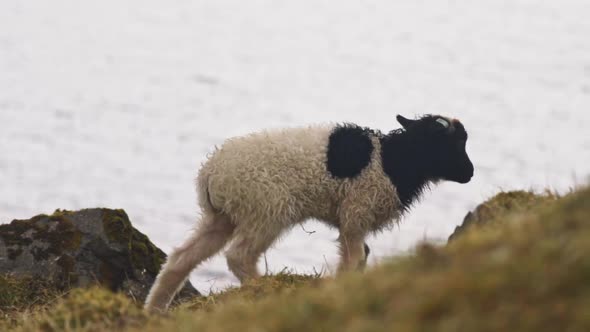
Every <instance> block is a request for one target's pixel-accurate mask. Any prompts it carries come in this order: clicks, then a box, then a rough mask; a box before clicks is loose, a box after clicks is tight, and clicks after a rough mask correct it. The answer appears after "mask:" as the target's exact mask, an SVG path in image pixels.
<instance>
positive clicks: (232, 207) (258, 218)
mask: <svg viewBox="0 0 590 332" xmlns="http://www.w3.org/2000/svg"><path fill="white" fill-rule="evenodd" d="M333 129H334V126H314V127H306V128H291V129H282V130H275V131H264V132H259V133H254V134H250V135H247V136H243V137H238V138H232V139H229V140H227V141H226V142H225V143H224V144H223V145H222V146H221V147H220V148H217V149H216V150H215V151H214V152H213V153H212V154H211V155H210V156H209V158H208V160H207V161H206V162H205V163H204V164H203V165H202V168H201V170H200V172H199V175H198V178H197V189H198V194H199V202H200V205H201V208H202V209H203V210H205V211H208V210H213V211H221V212H223V213H225V214H226V215H228V216H230V218H231V220H232V222H233V223H234V224H235V225H236V227H237V228H236V232H238V233H240V232H247V233H249V234H251V235H252V236H255V237H256V238H267V237H268V236H277V235H278V234H279V233H281V232H282V231H283V230H284V229H286V228H289V227H290V226H293V225H295V224H297V223H299V222H302V221H304V220H306V219H308V218H316V219H318V220H321V221H324V222H326V223H328V224H329V225H332V226H336V227H338V228H345V229H349V230H357V231H358V232H361V233H366V231H367V230H368V231H377V230H380V229H382V228H384V227H385V226H387V225H388V224H391V223H392V222H393V220H395V219H396V218H397V217H399V213H398V211H399V210H400V202H399V199H398V197H397V194H396V190H395V187H394V186H393V185H392V184H391V181H390V180H389V178H388V177H387V175H386V174H385V173H384V172H383V167H382V163H381V148H380V142H379V137H378V136H374V137H372V138H371V140H372V143H373V146H374V149H373V152H372V155H371V162H370V164H369V165H368V166H367V167H366V168H365V169H363V170H362V172H361V174H360V175H359V176H356V177H354V178H343V179H342V178H335V177H333V176H332V175H331V174H330V173H329V172H328V171H327V170H326V158H327V157H326V156H327V149H328V140H329V137H330V134H331V132H332V130H333Z"/></svg>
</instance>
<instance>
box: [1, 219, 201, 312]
mask: <svg viewBox="0 0 590 332" xmlns="http://www.w3.org/2000/svg"><path fill="white" fill-rule="evenodd" d="M165 259H166V254H165V253H164V252H163V251H162V250H160V249H159V248H157V247H156V246H155V245H154V244H153V243H152V242H151V241H150V240H149V238H148V237H147V236H146V235H144V234H142V233H141V232H139V231H138V230H137V229H136V228H134V227H133V225H132V224H131V222H130V221H129V217H128V216H127V214H126V213H125V211H123V210H111V209H85V210H80V211H65V210H57V211H55V212H54V213H53V214H52V215H43V214H42V215H38V216H35V217H33V218H31V219H29V220H14V221H12V222H11V223H10V224H5V225H0V275H6V276H10V277H11V278H21V277H22V278H30V277H32V278H40V279H43V280H45V281H47V282H50V283H51V284H52V285H53V286H54V287H55V288H56V289H61V290H65V289H69V288H71V287H87V286H91V285H96V284H98V285H102V286H104V287H106V288H108V289H110V290H112V291H119V292H122V293H125V294H127V295H128V296H130V297H131V298H133V299H135V300H137V301H143V299H145V297H146V296H147V292H148V291H149V288H150V287H151V284H152V283H153V282H154V280H155V277H156V275H157V273H158V271H159V270H160V267H161V265H162V264H163V262H164V261H165ZM195 295H198V292H197V291H196V290H195V289H194V288H193V287H192V285H190V283H187V285H186V286H185V287H184V288H183V289H182V290H181V292H180V294H179V299H180V300H182V299H184V298H187V297H192V296H195Z"/></svg>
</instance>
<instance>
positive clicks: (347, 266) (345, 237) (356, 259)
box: [338, 230, 366, 273]
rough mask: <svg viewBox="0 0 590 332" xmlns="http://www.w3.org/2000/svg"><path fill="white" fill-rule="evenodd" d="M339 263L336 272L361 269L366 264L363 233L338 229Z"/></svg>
mask: <svg viewBox="0 0 590 332" xmlns="http://www.w3.org/2000/svg"><path fill="white" fill-rule="evenodd" d="M338 241H339V242H340V265H339V266H338V272H339V273H340V272H345V271H351V270H363V269H364V267H365V265H366V253H365V235H364V234H359V233H357V232H345V231H342V230H341V231H340V237H339V238H338Z"/></svg>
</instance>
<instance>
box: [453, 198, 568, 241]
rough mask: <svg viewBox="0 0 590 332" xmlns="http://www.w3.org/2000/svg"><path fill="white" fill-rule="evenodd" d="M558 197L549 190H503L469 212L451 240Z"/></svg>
mask: <svg viewBox="0 0 590 332" xmlns="http://www.w3.org/2000/svg"><path fill="white" fill-rule="evenodd" d="M558 198H559V197H558V196H557V195H556V194H554V193H551V192H549V191H547V192H545V193H543V194H536V193H534V192H532V191H524V190H517V191H508V192H501V193H499V194H497V195H496V196H494V197H492V198H490V199H488V200H487V201H485V202H483V203H481V204H480V205H478V206H477V207H476V208H475V210H473V211H472V212H468V213H467V215H466V216H465V218H464V219H463V223H462V224H461V225H460V226H457V227H456V228H455V230H454V231H453V233H452V234H451V236H450V237H449V242H450V241H452V240H454V239H456V238H457V236H459V235H461V234H462V233H464V232H465V231H466V230H468V229H470V228H472V227H477V226H482V225H489V224H494V223H495V222H504V221H506V220H508V219H507V218H506V215H507V214H518V213H524V212H526V211H528V210H530V209H531V208H533V207H535V206H538V205H539V204H541V203H549V202H553V201H555V200H556V199H558ZM500 217H502V218H500Z"/></svg>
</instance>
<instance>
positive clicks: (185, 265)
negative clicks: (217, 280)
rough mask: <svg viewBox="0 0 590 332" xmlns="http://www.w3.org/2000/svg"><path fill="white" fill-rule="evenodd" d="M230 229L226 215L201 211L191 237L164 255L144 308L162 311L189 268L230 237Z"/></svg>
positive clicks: (222, 245)
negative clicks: (201, 213) (200, 216)
mask: <svg viewBox="0 0 590 332" xmlns="http://www.w3.org/2000/svg"><path fill="white" fill-rule="evenodd" d="M234 228H235V226H234V225H233V224H232V222H231V220H230V218H229V217H227V216H226V215H222V214H214V213H207V214H205V215H204V216H203V219H202V220H201V223H200V225H199V226H198V228H197V229H196V230H195V232H194V233H193V234H192V236H191V237H190V238H189V239H188V240H186V241H185V242H184V244H182V245H181V246H180V247H178V248H175V249H174V251H173V252H172V253H171V254H170V256H169V257H168V260H167V261H166V264H164V266H163V267H162V270H161V271H160V273H159V274H158V277H157V278H156V281H155V282H154V285H153V286H152V289H151V290H150V293H149V295H148V297H147V299H146V303H145V308H146V309H147V310H149V311H163V310H165V309H166V308H167V307H168V305H169V303H170V301H171V300H172V299H173V298H174V295H175V294H176V292H178V290H179V289H180V288H182V285H183V284H184V282H185V280H186V278H187V277H188V275H189V273H190V272H191V270H192V269H194V268H195V267H196V266H197V265H198V264H199V263H201V262H203V261H204V260H206V259H207V258H209V257H211V256H213V255H214V254H215V253H217V252H218V251H219V250H221V249H222V248H223V247H224V246H225V244H226V243H227V241H228V240H229V239H230V238H231V236H232V233H233V231H234Z"/></svg>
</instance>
